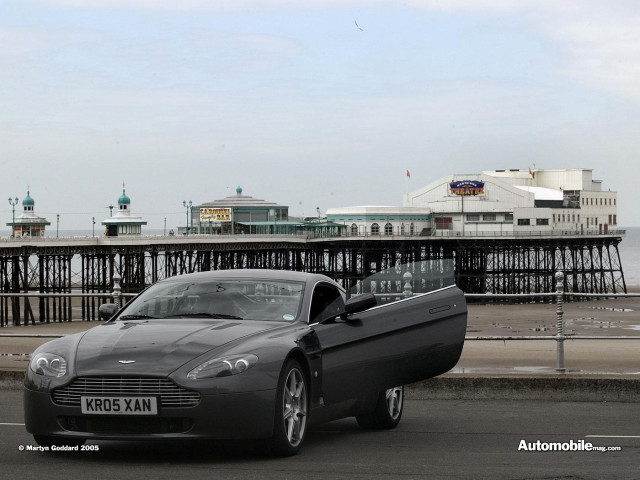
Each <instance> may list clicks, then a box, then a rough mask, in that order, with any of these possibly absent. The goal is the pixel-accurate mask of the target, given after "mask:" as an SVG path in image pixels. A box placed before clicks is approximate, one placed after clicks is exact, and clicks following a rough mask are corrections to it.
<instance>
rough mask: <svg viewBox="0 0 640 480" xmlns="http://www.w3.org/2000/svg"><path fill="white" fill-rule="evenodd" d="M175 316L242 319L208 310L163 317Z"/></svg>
mask: <svg viewBox="0 0 640 480" xmlns="http://www.w3.org/2000/svg"><path fill="white" fill-rule="evenodd" d="M175 317H201V318H228V319H232V320H242V317H236V316H235V315H227V314H226V313H209V312H198V313H178V314H176V315H167V316H166V317H164V318H175Z"/></svg>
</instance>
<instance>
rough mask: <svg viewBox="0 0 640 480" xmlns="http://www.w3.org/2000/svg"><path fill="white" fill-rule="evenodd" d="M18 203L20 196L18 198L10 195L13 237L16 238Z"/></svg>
mask: <svg viewBox="0 0 640 480" xmlns="http://www.w3.org/2000/svg"><path fill="white" fill-rule="evenodd" d="M17 204H18V197H16V198H11V197H9V205H11V210H12V221H11V238H14V237H15V233H16V205H17Z"/></svg>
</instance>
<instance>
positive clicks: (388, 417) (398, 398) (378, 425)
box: [356, 387, 404, 430]
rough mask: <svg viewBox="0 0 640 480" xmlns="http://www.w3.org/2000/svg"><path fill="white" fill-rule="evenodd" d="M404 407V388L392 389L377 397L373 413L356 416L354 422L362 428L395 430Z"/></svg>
mask: <svg viewBox="0 0 640 480" xmlns="http://www.w3.org/2000/svg"><path fill="white" fill-rule="evenodd" d="M403 406H404V387H394V388H390V389H388V390H385V391H383V392H380V394H379V395H378V400H377V401H376V406H375V409H374V410H373V412H371V413H366V414H362V415H357V416H356V420H357V421H358V424H359V425H360V426H361V427H362V428H367V429H373V430H389V429H391V428H396V427H397V426H398V424H399V423H400V419H401V418H402V408H403Z"/></svg>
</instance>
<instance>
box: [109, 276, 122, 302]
mask: <svg viewBox="0 0 640 480" xmlns="http://www.w3.org/2000/svg"><path fill="white" fill-rule="evenodd" d="M120 280H121V279H120V277H113V293H112V294H111V295H112V296H113V304H114V305H115V306H116V310H120V297H121V295H122V287H121V286H120Z"/></svg>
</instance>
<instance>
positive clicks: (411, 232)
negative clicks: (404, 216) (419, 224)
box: [409, 222, 416, 235]
mask: <svg viewBox="0 0 640 480" xmlns="http://www.w3.org/2000/svg"><path fill="white" fill-rule="evenodd" d="M415 231H416V226H415V225H414V224H413V222H411V225H409V233H410V234H411V235H413V234H414V233H415Z"/></svg>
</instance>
